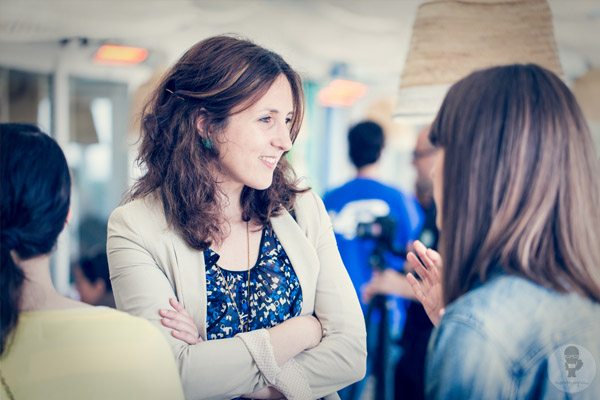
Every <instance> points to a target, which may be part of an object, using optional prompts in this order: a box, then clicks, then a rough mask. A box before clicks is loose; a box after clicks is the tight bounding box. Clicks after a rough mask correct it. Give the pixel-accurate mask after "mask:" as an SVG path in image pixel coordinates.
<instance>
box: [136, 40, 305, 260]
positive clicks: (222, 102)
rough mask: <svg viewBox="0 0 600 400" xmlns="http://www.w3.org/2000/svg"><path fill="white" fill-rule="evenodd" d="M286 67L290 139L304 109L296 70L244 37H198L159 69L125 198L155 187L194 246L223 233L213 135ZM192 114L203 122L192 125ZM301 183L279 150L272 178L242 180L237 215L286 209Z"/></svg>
mask: <svg viewBox="0 0 600 400" xmlns="http://www.w3.org/2000/svg"><path fill="white" fill-rule="evenodd" d="M280 75H284V76H285V77H286V78H287V80H288V82H289V84H290V86H291V89H292V98H293V105H294V113H293V117H292V121H291V123H292V124H291V133H290V135H291V138H292V142H293V141H295V139H296V137H297V135H298V131H299V130H300V124H301V122H302V117H303V101H304V95H303V92H302V83H301V79H300V76H299V75H298V74H297V73H296V72H295V71H294V70H293V69H292V68H291V67H290V66H289V65H288V64H287V63H286V62H285V61H284V60H283V58H281V57H280V56H279V55H277V54H275V53H273V52H271V51H269V50H267V49H264V48H262V47H260V46H258V45H256V44H254V43H252V42H250V41H248V40H244V39H240V38H236V37H232V36H215V37H211V38H208V39H206V40H203V41H200V42H198V43H196V44H195V45H194V46H193V47H192V48H190V49H189V50H188V51H187V52H186V53H185V54H184V55H183V56H182V57H181V59H179V61H178V62H177V63H176V64H175V65H174V66H173V67H172V68H171V69H170V70H169V71H168V72H167V73H166V74H165V76H164V77H163V78H162V81H161V82H160V84H159V85H158V87H157V89H156V90H155V91H154V93H153V94H152V96H151V98H150V100H149V101H148V103H147V104H146V106H145V107H144V110H143V112H142V124H141V125H142V132H141V144H140V153H139V156H138V159H137V162H138V164H139V165H140V166H141V167H142V168H144V169H145V170H146V172H145V174H144V175H143V176H142V177H141V178H140V179H139V180H138V181H137V182H136V183H135V184H134V185H133V187H132V188H131V190H130V192H129V195H128V200H132V199H136V198H142V197H145V196H147V195H150V194H157V195H158V196H159V198H160V199H161V200H162V204H163V207H164V212H165V216H166V219H167V222H168V223H169V224H170V225H171V226H172V227H174V228H175V230H176V231H178V233H179V234H181V235H182V237H183V238H184V239H185V241H186V242H187V243H188V244H189V245H190V246H191V247H192V248H195V249H198V250H204V249H206V248H207V247H209V246H210V245H211V243H212V242H214V241H216V242H220V241H222V240H223V238H224V236H225V229H224V227H225V226H226V221H224V218H223V215H222V209H221V205H220V204H221V203H220V196H221V193H220V191H219V187H218V184H217V183H216V181H215V176H214V175H213V173H212V171H216V170H218V169H219V165H220V157H219V152H218V150H217V148H216V147H215V146H214V145H212V146H211V145H206V143H207V142H206V141H207V140H210V142H211V143H213V144H214V143H218V142H220V141H222V137H221V134H222V133H223V131H224V129H225V128H226V126H227V123H228V120H229V117H230V116H231V115H232V114H234V113H237V112H240V111H243V110H245V109H247V108H248V107H250V105H251V104H253V102H255V101H256V100H258V99H259V98H261V97H262V96H263V95H264V94H265V93H266V92H267V90H268V89H269V88H270V86H271V85H272V84H273V82H274V81H275V80H276V79H277V78H278V77H279V76H280ZM198 121H201V122H200V124H201V128H200V129H198V127H197V126H198ZM306 190H308V189H300V188H299V184H298V180H297V179H296V176H295V174H294V172H293V170H292V168H291V166H290V164H289V163H288V162H287V160H286V159H285V157H283V158H281V160H280V161H279V163H278V165H277V167H276V169H275V171H274V174H273V183H272V185H271V186H270V187H269V188H268V189H265V190H256V189H252V188H249V187H244V189H243V190H242V194H241V198H240V202H241V206H242V219H244V220H245V221H249V220H253V221H255V222H258V223H260V224H266V223H267V222H268V220H269V218H270V217H272V216H275V215H278V214H280V213H281V212H282V211H283V210H284V209H286V210H292V208H293V204H294V200H295V197H296V195H297V194H298V193H301V192H304V191H306Z"/></svg>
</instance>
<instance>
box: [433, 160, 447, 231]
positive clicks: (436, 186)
mask: <svg viewBox="0 0 600 400" xmlns="http://www.w3.org/2000/svg"><path fill="white" fill-rule="evenodd" d="M444 155H445V152H444V150H443V149H440V150H439V151H437V152H436V153H435V155H434V156H433V157H434V158H435V160H434V162H433V169H432V170H431V180H432V181H433V200H434V201H435V207H436V210H437V214H436V217H435V224H436V225H437V227H438V229H439V230H442V201H443V200H444V199H443V197H442V193H443V190H444V182H443V178H444Z"/></svg>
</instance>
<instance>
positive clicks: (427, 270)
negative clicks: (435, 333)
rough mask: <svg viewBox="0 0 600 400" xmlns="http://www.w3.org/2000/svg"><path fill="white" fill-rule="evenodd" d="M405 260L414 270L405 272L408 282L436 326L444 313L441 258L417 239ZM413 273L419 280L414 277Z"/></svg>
mask: <svg viewBox="0 0 600 400" xmlns="http://www.w3.org/2000/svg"><path fill="white" fill-rule="evenodd" d="M415 253H416V254H415ZM417 256H418V257H417ZM406 261H407V263H409V264H410V267H411V268H412V269H413V270H414V272H411V273H409V274H407V280H408V283H409V284H410V286H411V288H412V290H413V292H414V293H415V297H416V298H417V300H419V301H420V302H421V304H422V305H423V308H425V312H427V316H429V319H430V320H431V322H432V323H433V324H434V325H435V326H438V325H439V323H440V320H441V318H442V315H443V314H444V304H443V301H442V282H441V280H442V276H441V272H442V258H441V257H440V254H439V253H438V252H437V251H435V250H432V249H428V248H427V247H425V246H424V245H423V243H421V242H419V241H418V240H417V241H415V242H414V246H413V251H411V252H409V253H408V256H407V257H406ZM415 273H416V274H417V275H418V276H419V278H420V280H417V278H415V276H414V274H415Z"/></svg>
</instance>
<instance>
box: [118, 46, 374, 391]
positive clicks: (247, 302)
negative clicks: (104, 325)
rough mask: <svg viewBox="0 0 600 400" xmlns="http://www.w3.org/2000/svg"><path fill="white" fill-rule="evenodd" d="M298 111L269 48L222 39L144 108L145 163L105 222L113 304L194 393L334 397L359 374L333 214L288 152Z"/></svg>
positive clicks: (350, 292)
mask: <svg viewBox="0 0 600 400" xmlns="http://www.w3.org/2000/svg"><path fill="white" fill-rule="evenodd" d="M302 109H303V95H302V85H301V82H300V77H299V76H298V74H297V73H296V72H295V71H294V70H293V69H292V68H291V67H290V66H289V65H288V64H287V63H286V62H285V61H284V60H283V59H282V58H281V57H280V56H279V55H277V54H275V53H273V52H271V51H269V50H266V49H264V48H262V47H260V46H258V45H256V44H254V43H251V42H249V41H246V40H241V39H237V38H234V37H228V36H217V37H212V38H208V39H206V40H203V41H201V42H199V43H197V44H196V45H194V46H193V47H192V48H191V49H189V50H188V51H187V52H186V53H185V54H184V55H183V57H182V58H181V59H180V60H179V61H178V62H177V63H176V64H175V65H174V66H173V67H172V68H171V69H170V70H169V71H168V72H167V73H166V75H165V77H164V78H163V80H162V82H161V83H160V84H159V86H158V88H157V89H156V91H155V93H154V95H153V97H152V98H151V99H150V101H149V103H148V105H147V107H146V110H145V112H144V115H143V121H142V122H143V123H142V140H141V147H140V156H139V160H140V161H141V163H142V164H143V166H144V167H145V169H146V173H145V175H144V176H142V177H141V178H140V180H139V181H138V182H137V183H136V185H135V186H134V187H133V190H132V193H131V199H130V200H131V201H129V202H127V203H126V204H125V205H123V206H121V207H119V208H117V209H116V210H115V211H114V212H113V214H112V216H111V218H110V221H109V233H108V257H109V264H110V269H111V280H112V283H113V292H114V295H115V300H116V303H117V307H119V308H120V309H123V310H125V311H127V312H130V313H132V314H134V315H139V316H143V317H144V318H147V319H148V320H150V321H152V322H154V323H155V324H156V325H157V326H160V327H161V328H162V329H163V333H164V334H165V335H166V336H167V337H168V338H169V341H170V344H171V347H172V350H173V352H174V354H175V357H176V358H177V361H178V363H179V367H180V373H181V377H182V381H183V386H184V391H185V393H186V396H187V397H188V398H189V399H224V398H232V397H236V396H245V397H252V398H281V397H286V398H288V399H302V400H304V399H311V398H320V397H324V396H327V395H331V397H332V398H335V397H337V395H336V394H335V392H336V391H337V390H339V389H341V388H343V387H344V386H347V385H349V384H350V383H353V382H355V381H357V380H359V379H360V378H362V376H363V375H364V373H365V372H364V371H365V360H366V350H365V336H366V334H365V326H364V320H363V317H362V312H361V309H360V306H359V303H358V299H357V297H356V294H355V292H354V289H353V287H352V283H351V281H350V278H349V277H348V274H347V272H346V269H345V268H344V265H343V264H342V261H341V258H340V255H339V252H338V250H337V246H336V242H335V237H334V235H333V230H332V228H331V222H330V220H329V217H328V215H327V213H326V211H325V208H324V206H323V203H322V201H321V200H320V199H319V198H318V197H317V196H316V195H315V194H313V193H312V192H310V191H308V190H306V189H304V190H303V189H300V188H299V187H298V183H297V182H296V180H295V178H294V175H293V171H292V169H291V167H290V165H289V164H288V162H287V160H286V158H285V156H286V153H287V152H288V151H289V150H290V149H291V147H292V143H293V142H294V140H295V139H296V136H297V135H298V132H299V129H300V123H301V121H302ZM313 315H314V316H313Z"/></svg>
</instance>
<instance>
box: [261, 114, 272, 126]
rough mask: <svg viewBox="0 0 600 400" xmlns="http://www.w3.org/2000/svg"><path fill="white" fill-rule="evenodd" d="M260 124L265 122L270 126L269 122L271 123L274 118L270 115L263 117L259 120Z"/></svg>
mask: <svg viewBox="0 0 600 400" xmlns="http://www.w3.org/2000/svg"><path fill="white" fill-rule="evenodd" d="M258 120H259V121H260V122H264V123H265V124H268V123H269V122H271V120H272V118H271V116H270V115H268V116H266V117H262V118H259V119H258Z"/></svg>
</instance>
